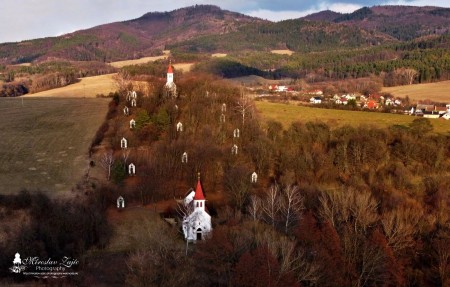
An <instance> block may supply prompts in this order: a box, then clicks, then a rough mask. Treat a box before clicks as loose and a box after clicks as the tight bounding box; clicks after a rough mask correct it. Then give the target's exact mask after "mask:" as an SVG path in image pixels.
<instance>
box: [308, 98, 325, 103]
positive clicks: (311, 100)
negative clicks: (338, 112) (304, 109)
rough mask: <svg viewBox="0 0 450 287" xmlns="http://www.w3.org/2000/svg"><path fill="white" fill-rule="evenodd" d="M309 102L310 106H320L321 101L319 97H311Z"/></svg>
mask: <svg viewBox="0 0 450 287" xmlns="http://www.w3.org/2000/svg"><path fill="white" fill-rule="evenodd" d="M309 102H310V103H311V104H321V103H322V99H321V98H320V97H312V98H311V99H309Z"/></svg>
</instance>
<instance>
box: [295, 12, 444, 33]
mask: <svg viewBox="0 0 450 287" xmlns="http://www.w3.org/2000/svg"><path fill="white" fill-rule="evenodd" d="M303 19H305V20H311V21H326V22H334V23H342V24H348V25H352V26H357V27H359V28H363V29H365V30H368V31H377V32H380V33H384V34H387V35H390V36H392V37H394V38H396V39H398V40H401V41H404V40H412V39H415V38H418V37H422V36H427V35H440V34H444V33H447V32H448V31H450V8H439V7H430V6H426V7H413V6H374V7H371V8H368V7H363V8H361V9H359V10H356V11H355V12H353V13H349V14H340V15H339V14H338V13H333V12H331V11H328V12H327V11H323V12H319V13H315V14H311V15H308V16H306V17H304V18H303Z"/></svg>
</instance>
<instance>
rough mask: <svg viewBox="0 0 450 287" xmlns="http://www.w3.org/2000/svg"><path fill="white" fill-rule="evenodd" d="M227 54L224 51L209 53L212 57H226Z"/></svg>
mask: <svg viewBox="0 0 450 287" xmlns="http://www.w3.org/2000/svg"><path fill="white" fill-rule="evenodd" d="M226 56H227V54H225V53H214V54H212V55H211V57H212V58H222V57H226Z"/></svg>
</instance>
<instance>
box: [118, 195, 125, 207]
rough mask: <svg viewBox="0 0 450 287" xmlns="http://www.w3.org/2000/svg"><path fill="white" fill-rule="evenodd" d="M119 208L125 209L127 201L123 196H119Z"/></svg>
mask: <svg viewBox="0 0 450 287" xmlns="http://www.w3.org/2000/svg"><path fill="white" fill-rule="evenodd" d="M117 208H119V209H121V208H125V199H123V197H122V196H119V198H117Z"/></svg>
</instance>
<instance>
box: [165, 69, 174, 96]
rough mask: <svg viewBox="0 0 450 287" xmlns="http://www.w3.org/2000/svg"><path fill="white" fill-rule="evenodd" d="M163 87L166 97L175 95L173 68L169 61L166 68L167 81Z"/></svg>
mask: <svg viewBox="0 0 450 287" xmlns="http://www.w3.org/2000/svg"><path fill="white" fill-rule="evenodd" d="M164 89H165V92H166V96H167V97H172V98H176V97H177V85H175V82H174V81H173V69H172V63H171V62H170V63H169V67H168V68H167V82H166V84H165V85H164Z"/></svg>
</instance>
